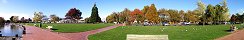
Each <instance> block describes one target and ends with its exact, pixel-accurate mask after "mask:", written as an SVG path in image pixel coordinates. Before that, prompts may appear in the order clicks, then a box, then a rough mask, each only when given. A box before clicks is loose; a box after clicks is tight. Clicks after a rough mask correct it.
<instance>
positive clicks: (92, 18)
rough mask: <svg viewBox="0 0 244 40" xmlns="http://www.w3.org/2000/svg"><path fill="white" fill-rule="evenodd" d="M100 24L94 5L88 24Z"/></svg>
mask: <svg viewBox="0 0 244 40" xmlns="http://www.w3.org/2000/svg"><path fill="white" fill-rule="evenodd" d="M100 22H102V20H101V18H100V17H99V14H98V8H97V6H96V4H94V6H93V7H92V13H91V16H90V17H89V22H88V23H100Z"/></svg>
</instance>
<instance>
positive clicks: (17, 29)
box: [0, 23, 23, 37]
mask: <svg viewBox="0 0 244 40" xmlns="http://www.w3.org/2000/svg"><path fill="white" fill-rule="evenodd" d="M0 31H1V32H0V34H2V36H3V37H22V33H23V27H22V25H20V24H14V23H6V24H4V26H1V27H0Z"/></svg>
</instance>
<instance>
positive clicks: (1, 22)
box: [0, 17, 5, 26]
mask: <svg viewBox="0 0 244 40" xmlns="http://www.w3.org/2000/svg"><path fill="white" fill-rule="evenodd" d="M4 23H5V20H4V18H3V17H0V26H3V25H4Z"/></svg>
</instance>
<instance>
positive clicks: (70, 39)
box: [23, 24, 123, 40]
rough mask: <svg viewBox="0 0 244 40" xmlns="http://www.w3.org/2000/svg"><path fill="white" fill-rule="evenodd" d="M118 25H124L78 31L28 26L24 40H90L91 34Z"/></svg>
mask: <svg viewBox="0 0 244 40" xmlns="http://www.w3.org/2000/svg"><path fill="white" fill-rule="evenodd" d="M118 26H123V24H117V25H113V26H108V27H105V28H101V29H96V30H91V31H86V32H78V33H55V32H50V31H48V30H44V29H41V28H38V27H31V26H26V32H27V34H25V35H23V40H88V36H89V35H91V34H96V33H99V32H103V31H107V30H110V29H113V28H116V27H118Z"/></svg>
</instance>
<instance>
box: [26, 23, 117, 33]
mask: <svg viewBox="0 0 244 40" xmlns="http://www.w3.org/2000/svg"><path fill="white" fill-rule="evenodd" d="M27 25H31V26H33V25H34V23H28V24H27ZM111 25H113V24H103V23H100V24H43V26H42V27H41V28H43V29H45V28H46V27H47V26H53V29H54V30H53V31H55V32H65V33H67V32H69V33H70V32H84V31H89V30H95V29H99V28H103V27H107V26H111ZM37 26H39V24H37Z"/></svg>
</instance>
